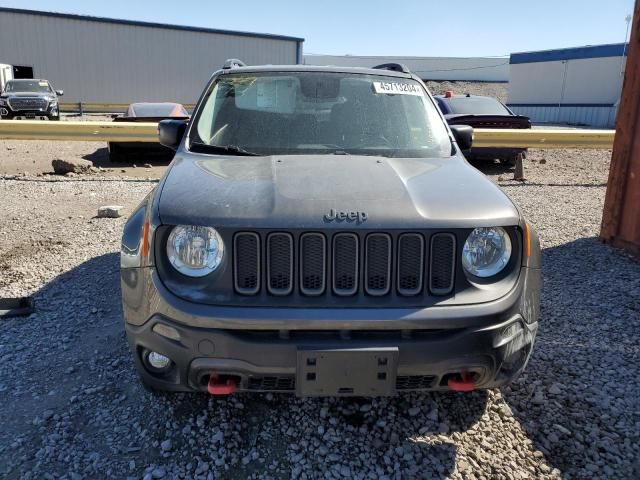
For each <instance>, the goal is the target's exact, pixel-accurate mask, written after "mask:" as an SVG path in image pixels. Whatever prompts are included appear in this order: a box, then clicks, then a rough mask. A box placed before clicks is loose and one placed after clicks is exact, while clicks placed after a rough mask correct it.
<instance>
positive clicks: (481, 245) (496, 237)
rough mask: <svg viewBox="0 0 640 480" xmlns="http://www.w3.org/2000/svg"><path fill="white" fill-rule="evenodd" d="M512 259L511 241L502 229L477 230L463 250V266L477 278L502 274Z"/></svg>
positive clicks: (468, 238)
mask: <svg viewBox="0 0 640 480" xmlns="http://www.w3.org/2000/svg"><path fill="white" fill-rule="evenodd" d="M510 258H511V239H510V238H509V234H508V233H507V232H506V231H505V229H504V228H501V227H489V228H476V229H475V230H474V231H473V232H471V233H470V234H469V236H468V237H467V241H466V242H464V248H463V249H462V266H463V267H464V269H465V270H466V271H467V273H470V274H471V275H475V276H476V277H482V278H486V277H491V276H493V275H495V274H497V273H500V272H501V271H502V270H503V269H504V267H506V266H507V263H509V259H510Z"/></svg>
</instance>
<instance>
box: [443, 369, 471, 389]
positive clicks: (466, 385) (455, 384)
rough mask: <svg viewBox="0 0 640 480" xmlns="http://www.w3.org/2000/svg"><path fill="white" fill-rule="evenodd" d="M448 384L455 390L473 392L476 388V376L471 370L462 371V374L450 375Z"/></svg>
mask: <svg viewBox="0 0 640 480" xmlns="http://www.w3.org/2000/svg"><path fill="white" fill-rule="evenodd" d="M447 385H448V386H449V388H450V389H451V390H453V391H454V392H472V391H473V390H475V388H476V383H475V376H474V374H473V373H471V372H462V373H461V374H460V375H456V376H455V377H454V376H452V377H450V378H449V380H448V381H447Z"/></svg>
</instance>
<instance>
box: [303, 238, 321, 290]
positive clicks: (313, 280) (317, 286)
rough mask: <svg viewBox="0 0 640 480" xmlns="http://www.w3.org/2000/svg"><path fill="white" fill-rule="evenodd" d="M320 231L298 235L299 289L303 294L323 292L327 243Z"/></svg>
mask: <svg viewBox="0 0 640 480" xmlns="http://www.w3.org/2000/svg"><path fill="white" fill-rule="evenodd" d="M326 243H327V242H326V240H325V238H324V235H322V234H321V233H305V234H304V235H302V236H301V237H300V290H301V291H302V293H304V294H305V295H322V294H323V293H324V288H325V283H326V272H327V244H326Z"/></svg>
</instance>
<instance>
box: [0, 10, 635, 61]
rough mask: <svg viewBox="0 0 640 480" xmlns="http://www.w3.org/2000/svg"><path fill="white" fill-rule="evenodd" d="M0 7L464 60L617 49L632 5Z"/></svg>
mask: <svg viewBox="0 0 640 480" xmlns="http://www.w3.org/2000/svg"><path fill="white" fill-rule="evenodd" d="M0 6H3V7H14V8H25V9H33V10H47V11H57V12H65V13H75V14H81V15H94V16H102V17H111V18H120V19H127V20H142V21H149V22H158V23H171V24H178V25H188V26H199V27H208V28H219V29H226V30H243V31H248V32H260V33H274V34H280V35H291V36H296V37H302V38H304V39H305V43H304V52H305V53H315V54H333V55H345V54H350V55H390V56H463V57H465V56H468V57H477V56H505V55H508V54H509V53H512V52H522V51H531V50H544V49H551V48H564V47H573V46H581V45H597V44H602V43H619V42H622V41H623V40H624V38H625V31H626V26H627V23H626V22H625V17H626V16H627V15H628V14H631V13H632V12H633V0H607V1H606V2H604V1H602V0H533V1H522V0H511V1H509V0H484V1H482V2H480V1H477V0H449V1H444V2H442V1H440V2H433V1H429V0H422V1H417V0H402V1H391V0H386V1H377V0H369V1H362V0H321V1H309V0H306V1H305V0H298V1H285V0H234V1H229V0H227V1H226V2H220V1H213V0H210V1H204V0H179V1H175V0H174V1H167V0H154V1H149V0H108V1H105V0H99V1H97V0H55V1H52V0H13V1H10V0H0ZM0 15H1V13H0Z"/></svg>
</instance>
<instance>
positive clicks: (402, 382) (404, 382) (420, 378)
mask: <svg viewBox="0 0 640 480" xmlns="http://www.w3.org/2000/svg"><path fill="white" fill-rule="evenodd" d="M435 379H436V377H434V376H433V375H403V376H398V377H397V378H396V390H421V389H424V388H430V387H431V386H432V385H433V382H434V380H435Z"/></svg>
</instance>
